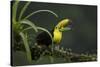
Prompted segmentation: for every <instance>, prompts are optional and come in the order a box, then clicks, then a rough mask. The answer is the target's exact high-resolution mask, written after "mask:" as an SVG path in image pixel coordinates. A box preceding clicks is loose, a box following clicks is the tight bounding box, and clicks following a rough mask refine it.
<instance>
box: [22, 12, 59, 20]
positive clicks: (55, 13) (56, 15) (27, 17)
mask: <svg viewBox="0 0 100 67" xmlns="http://www.w3.org/2000/svg"><path fill="white" fill-rule="evenodd" d="M40 12H49V13H51V14H53V15H54V16H55V17H57V18H58V15H57V14H56V13H54V12H53V11H51V10H37V11H34V12H32V13H30V14H29V15H28V16H26V17H25V18H24V19H27V18H29V17H30V16H32V15H34V14H36V13H40Z"/></svg>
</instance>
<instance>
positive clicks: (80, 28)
mask: <svg viewBox="0 0 100 67" xmlns="http://www.w3.org/2000/svg"><path fill="white" fill-rule="evenodd" d="M25 3H26V1H22V2H20V3H19V5H18V13H17V18H18V16H19V12H20V11H21V9H22V7H23V6H24V5H25ZM37 10H51V11H53V12H55V13H56V14H58V16H59V18H56V17H55V16H54V15H52V14H50V13H48V12H41V13H37V14H35V15H34V16H31V17H30V18H28V19H29V20H30V21H32V22H34V23H35V24H36V25H37V26H41V27H44V28H46V29H48V30H51V29H52V28H53V27H54V26H55V25H56V24H57V23H58V22H59V21H61V20H62V19H65V18H69V19H70V20H72V30H70V31H67V32H64V33H63V39H62V41H61V44H60V45H61V46H62V47H64V48H71V49H72V51H73V52H76V53H87V52H88V53H96V52H97V6H93V5H74V4H57V3H56V4H55V3H42V2H31V4H30V5H29V6H28V8H27V9H26V11H25V13H24V15H23V18H24V17H25V16H27V15H28V14H30V13H31V12H34V11H37ZM14 55H15V60H16V61H18V60H17V59H16V56H17V55H18V56H17V57H21V56H20V54H16V53H15V54H14ZM18 63H22V62H21V61H19V62H18ZM23 63H24V62H23ZM23 63H22V64H23ZM25 64H27V63H25Z"/></svg>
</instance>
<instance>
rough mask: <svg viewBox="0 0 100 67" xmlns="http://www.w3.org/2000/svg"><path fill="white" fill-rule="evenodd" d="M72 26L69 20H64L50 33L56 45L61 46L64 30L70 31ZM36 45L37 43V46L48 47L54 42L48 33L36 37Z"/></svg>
mask: <svg viewBox="0 0 100 67" xmlns="http://www.w3.org/2000/svg"><path fill="white" fill-rule="evenodd" d="M70 25H71V21H70V20H69V19H63V20H61V21H60V22H59V23H58V24H57V25H56V26H55V27H54V28H53V30H51V31H50V33H51V34H52V38H53V43H54V44H56V45H57V46H59V44H60V42H61V40H62V32H63V31H62V30H63V29H67V30H69V29H70V27H69V26H70ZM36 43H37V45H40V46H42V47H43V46H46V47H48V46H49V45H51V44H52V40H51V38H50V36H49V34H48V33H46V32H41V33H40V34H38V35H37V37H36Z"/></svg>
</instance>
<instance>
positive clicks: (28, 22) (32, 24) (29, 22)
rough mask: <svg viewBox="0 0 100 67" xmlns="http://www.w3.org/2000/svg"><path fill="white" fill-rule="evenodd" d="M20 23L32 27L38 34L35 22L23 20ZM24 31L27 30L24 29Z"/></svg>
mask: <svg viewBox="0 0 100 67" xmlns="http://www.w3.org/2000/svg"><path fill="white" fill-rule="evenodd" d="M20 23H22V24H27V25H29V26H30V27H32V28H33V29H34V30H35V32H38V30H37V27H36V26H35V24H34V23H33V22H31V21H29V20H23V21H21V22H20ZM24 30H25V29H24Z"/></svg>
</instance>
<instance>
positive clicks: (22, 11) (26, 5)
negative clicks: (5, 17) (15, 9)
mask: <svg viewBox="0 0 100 67" xmlns="http://www.w3.org/2000/svg"><path fill="white" fill-rule="evenodd" d="M30 3H31V2H30V1H29V2H27V3H26V4H25V6H24V7H23V9H22V10H21V12H20V15H19V19H18V20H19V21H20V20H21V17H22V15H23V13H24V12H25V10H26V9H27V7H28V5H29V4H30Z"/></svg>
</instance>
